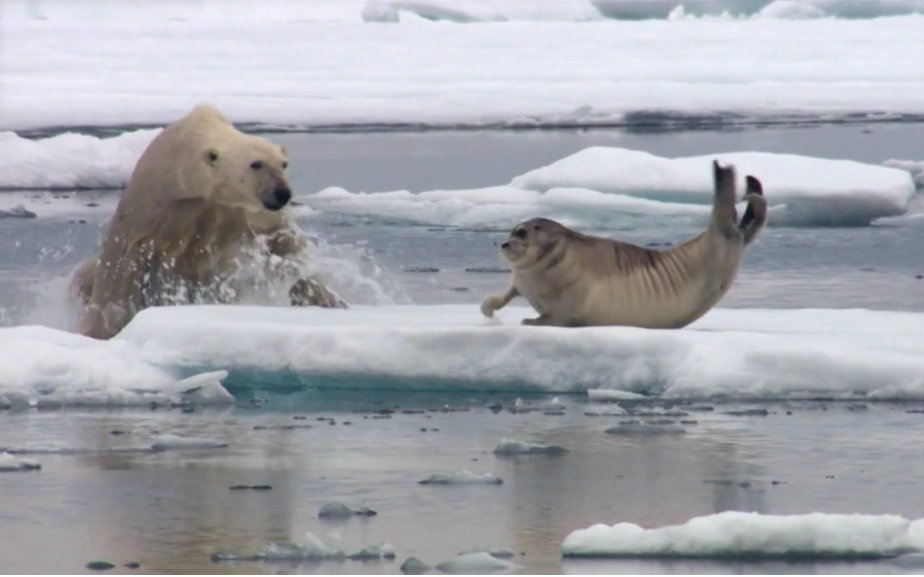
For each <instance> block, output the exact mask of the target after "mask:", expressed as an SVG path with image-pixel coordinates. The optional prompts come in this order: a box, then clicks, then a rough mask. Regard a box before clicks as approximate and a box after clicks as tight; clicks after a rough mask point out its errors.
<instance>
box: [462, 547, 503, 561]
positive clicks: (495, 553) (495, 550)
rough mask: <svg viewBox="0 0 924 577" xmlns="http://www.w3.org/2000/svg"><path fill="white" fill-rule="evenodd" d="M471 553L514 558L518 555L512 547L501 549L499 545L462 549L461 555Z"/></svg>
mask: <svg viewBox="0 0 924 577" xmlns="http://www.w3.org/2000/svg"><path fill="white" fill-rule="evenodd" d="M469 553H487V554H488V555H490V556H491V557H496V558H498V559H512V558H513V557H515V556H516V553H514V552H513V551H511V550H510V549H500V548H497V547H474V548H472V549H469V550H468V551H462V552H461V553H459V555H468V554H469Z"/></svg>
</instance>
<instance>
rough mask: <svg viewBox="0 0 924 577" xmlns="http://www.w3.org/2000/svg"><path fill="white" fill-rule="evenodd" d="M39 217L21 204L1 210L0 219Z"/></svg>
mask: <svg viewBox="0 0 924 577" xmlns="http://www.w3.org/2000/svg"><path fill="white" fill-rule="evenodd" d="M36 216H37V215H36V214H35V213H34V212H32V211H31V210H29V209H27V208H26V207H25V206H23V205H21V204H17V205H16V206H14V207H13V208H9V209H0V218H35V217H36Z"/></svg>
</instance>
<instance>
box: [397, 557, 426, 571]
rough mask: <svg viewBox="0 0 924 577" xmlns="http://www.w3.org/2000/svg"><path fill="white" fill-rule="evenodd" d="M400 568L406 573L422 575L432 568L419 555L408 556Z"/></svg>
mask: <svg viewBox="0 0 924 577" xmlns="http://www.w3.org/2000/svg"><path fill="white" fill-rule="evenodd" d="M400 569H401V572H402V573H404V574H405V575H422V574H424V573H426V572H427V571H429V570H430V566H429V565H427V564H426V563H424V562H423V561H421V560H420V559H418V558H417V557H408V558H407V559H405V560H404V562H403V563H401V567H400Z"/></svg>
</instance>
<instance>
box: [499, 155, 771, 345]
mask: <svg viewBox="0 0 924 577" xmlns="http://www.w3.org/2000/svg"><path fill="white" fill-rule="evenodd" d="M712 168H713V179H714V183H715V193H714V196H713V204H712V217H711V219H710V222H709V226H708V227H707V228H706V230H704V231H703V232H702V233H700V234H699V235H698V236H696V237H695V238H693V239H691V240H689V241H687V242H685V243H683V244H681V245H678V246H676V247H674V248H671V249H670V250H652V249H648V248H643V247H640V246H637V245H634V244H630V243H626V242H620V241H617V240H613V239H609V238H603V237H597V236H590V235H585V234H581V233H579V232H576V231H574V230H571V229H569V228H568V227H566V226H564V225H562V224H560V223H558V222H555V221H554V220H550V219H547V218H534V219H530V220H527V221H525V222H522V223H520V224H518V225H517V226H516V227H514V228H513V230H512V231H511V233H510V237H509V238H508V239H507V240H506V241H505V242H504V243H503V244H502V245H501V255H502V257H503V258H504V259H505V260H506V261H507V262H509V263H510V265H511V268H512V275H511V282H510V286H509V287H508V288H507V290H506V291H505V292H504V293H503V294H498V295H490V296H488V297H486V298H485V299H484V301H483V302H482V303H481V312H482V314H484V315H485V316H486V317H489V318H490V317H491V316H493V314H494V311H496V310H498V309H501V308H503V307H504V306H506V305H507V304H508V303H509V302H510V301H511V300H513V299H514V298H515V297H517V296H522V297H523V298H524V299H526V300H527V301H528V302H529V304H530V305H532V307H533V308H534V309H535V310H536V311H537V312H538V313H539V316H538V317H536V318H532V319H524V320H523V324H525V325H550V326H562V327H582V326H605V325H623V326H636V327H644V328H660V329H670V328H680V327H684V326H686V325H688V324H690V323H692V322H693V321H695V320H696V319H698V318H700V317H701V316H703V315H704V314H705V313H706V312H707V311H709V309H711V308H712V307H713V306H715V304H716V303H717V302H719V300H720V299H721V298H722V297H723V296H725V294H726V293H727V292H728V290H729V288H730V287H731V285H732V283H733V282H734V280H735V277H736V276H737V274H738V267H739V265H740V264H741V258H742V256H743V255H744V251H745V248H746V247H747V246H748V245H750V244H751V243H752V242H753V241H754V239H755V238H756V237H757V235H758V233H760V231H761V229H763V227H764V225H765V224H766V221H767V202H766V199H765V198H764V196H763V187H762V185H761V183H760V181H759V180H758V179H757V178H755V177H753V176H748V177H747V178H746V184H747V189H746V191H745V195H744V197H743V200H745V201H746V202H747V203H748V204H747V209H746V210H745V212H744V214H743V215H742V217H741V220H740V221H739V220H738V213H737V209H736V208H735V200H736V191H735V169H734V167H723V166H720V165H719V163H718V162H717V161H713V163H712Z"/></svg>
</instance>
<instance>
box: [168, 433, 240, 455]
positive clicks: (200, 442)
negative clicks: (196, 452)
mask: <svg viewBox="0 0 924 577" xmlns="http://www.w3.org/2000/svg"><path fill="white" fill-rule="evenodd" d="M227 446H228V443H225V442H224V441H217V440H214V439H205V438H198V437H181V436H179V435H170V434H168V435H160V436H159V437H158V438H157V440H156V441H154V442H153V443H152V444H151V450H153V451H166V450H168V449H224V448H226V447H227Z"/></svg>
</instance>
